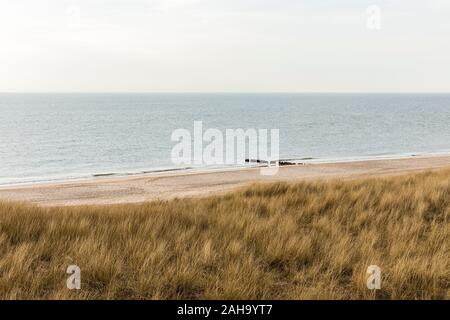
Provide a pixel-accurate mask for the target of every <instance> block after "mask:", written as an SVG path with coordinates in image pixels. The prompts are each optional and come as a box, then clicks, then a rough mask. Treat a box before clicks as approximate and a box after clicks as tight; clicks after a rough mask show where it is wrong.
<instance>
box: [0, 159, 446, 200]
mask: <svg viewBox="0 0 450 320" xmlns="http://www.w3.org/2000/svg"><path fill="white" fill-rule="evenodd" d="M446 167H448V168H450V155H449V156H417V157H411V158H404V159H389V160H370V161H353V162H339V163H323V164H306V165H299V166H286V167H280V168H279V171H278V173H277V174H276V175H273V176H264V175H261V174H260V168H250V169H247V168H246V169H236V170H221V171H218V170H217V171H202V172H198V171H196V172H170V173H167V172H166V173H153V174H146V175H139V176H133V177H129V176H128V177H116V178H102V179H93V180H85V181H67V182H61V183H48V184H36V185H26V186H5V187H0V199H1V200H12V201H26V202H32V203H35V204H38V205H41V206H68V205H69V206H70V205H106V204H120V203H138V202H143V201H150V200H156V199H173V198H181V197H196V196H205V195H209V194H212V193H222V192H226V191H230V190H233V189H235V188H238V187H241V186H245V185H248V184H251V183H257V182H274V181H301V180H312V179H333V178H342V179H352V178H358V177H364V176H383V175H395V174H403V173H410V172H415V171H421V170H437V169H441V168H446Z"/></svg>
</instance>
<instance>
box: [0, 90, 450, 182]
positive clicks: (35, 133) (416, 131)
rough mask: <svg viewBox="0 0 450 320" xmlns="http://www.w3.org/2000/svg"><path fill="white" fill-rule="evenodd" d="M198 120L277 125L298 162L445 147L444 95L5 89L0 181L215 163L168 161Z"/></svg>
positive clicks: (449, 99) (449, 138) (284, 150)
mask: <svg viewBox="0 0 450 320" xmlns="http://www.w3.org/2000/svg"><path fill="white" fill-rule="evenodd" d="M195 121H202V125H203V128H204V130H207V129H208V128H213V129H218V130H220V131H221V132H224V134H225V131H226V129H238V128H241V129H244V130H247V129H255V130H258V129H268V130H272V129H278V130H279V153H280V159H289V160H292V161H296V162H337V161H355V160H370V159H382V158H402V157H414V156H419V155H427V154H430V155H431V154H449V153H450V94H331V93H329V94H315V93H314V94H313V93H311V94H288V93H267V94H259V93H258V94H257V93H204V94H201V93H195V94H194V93H170V94H169V93H148V94H144V93H142V94H140V93H133V94H131V93H126V94H125V93H123V94H119V93H117V94H109V93H95V94H82V93H79V94H74V93H45V94H44V93H39V94H38V93H20V94H19V93H2V94H0V185H12V184H29V183H42V182H52V181H64V180H76V179H102V178H105V177H109V176H124V175H136V174H142V173H152V172H163V171H171V170H209V169H210V170H216V169H217V168H220V167H221V166H218V165H206V164H204V165H203V164H196V165H192V166H191V165H186V164H183V165H181V164H174V162H173V158H172V156H171V154H172V149H173V147H174V145H175V144H176V142H174V141H173V140H172V134H173V132H174V131H175V130H177V129H186V130H189V131H193V130H194V122H195ZM224 166H225V165H224ZM231 166H232V165H231ZM225 167H227V168H228V167H230V165H227V166H225Z"/></svg>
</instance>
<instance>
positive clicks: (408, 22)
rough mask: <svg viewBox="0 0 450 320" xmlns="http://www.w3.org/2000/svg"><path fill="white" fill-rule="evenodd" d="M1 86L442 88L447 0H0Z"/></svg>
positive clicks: (448, 75)
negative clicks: (376, 13)
mask: <svg viewBox="0 0 450 320" xmlns="http://www.w3.org/2000/svg"><path fill="white" fill-rule="evenodd" d="M371 5H372V6H373V5H375V6H377V8H379V9H380V12H381V15H380V17H381V20H380V24H379V26H380V29H376V28H374V27H376V26H377V23H375V24H373V21H376V18H375V20H373V18H374V16H373V14H372V12H373V11H370V12H369V14H368V13H367V8H368V7H369V6H371ZM369 16H370V17H369ZM369 18H370V19H369ZM368 19H369V21H372V24H370V23H369V26H370V27H368V25H367V21H368ZM0 92H450V1H448V0H379V1H377V0H372V1H365V0H297V1H295V0H40V1H36V0H0Z"/></svg>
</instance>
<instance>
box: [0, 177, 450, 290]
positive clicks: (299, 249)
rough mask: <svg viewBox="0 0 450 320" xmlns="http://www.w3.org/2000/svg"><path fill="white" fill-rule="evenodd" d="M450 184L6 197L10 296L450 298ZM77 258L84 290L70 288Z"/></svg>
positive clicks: (1, 283)
mask: <svg viewBox="0 0 450 320" xmlns="http://www.w3.org/2000/svg"><path fill="white" fill-rule="evenodd" d="M449 194H450V171H448V170H447V171H440V172H434V173H430V172H427V173H421V174H415V175H408V176H398V177H390V178H371V179H363V180H354V181H338V180H335V181H328V182H302V183H296V184H281V183H279V184H264V185H254V186H251V187H248V188H245V189H242V190H239V191H237V192H233V193H230V194H227V195H224V196H212V197H209V198H204V199H182V200H178V199H176V200H171V201H159V202H150V203H146V204H136V205H130V204H128V205H114V206H102V207H100V206H99V207H65V208H40V207H36V206H32V205H26V204H14V203H1V204H0V275H1V276H0V298H3V299H16V298H26V299H29V298H38V299H41V298H42V299H70V298H81V299H112V298H118V299H168V298H170V299H178V298H188V299H190V298H206V299H238V298H239V299H265V298H270V299H284V298H285V299H304V298H308V299H324V298H330V299H345V298H349V299H372V298H381V299H410V298H411V299H449V298H450V289H449V287H450V271H449V270H450V268H449V260H450V259H449V251H448V243H449V236H450V228H449V226H450V224H449V217H450V199H449V198H450V197H449ZM71 264H76V265H78V266H80V268H81V286H82V288H81V290H68V289H67V288H66V279H67V277H68V275H67V274H66V273H65V271H66V268H67V266H68V265H71ZM371 264H375V265H378V266H380V267H381V270H382V289H381V290H378V291H370V290H368V289H367V287H366V277H367V275H366V270H367V267H368V266H369V265H371Z"/></svg>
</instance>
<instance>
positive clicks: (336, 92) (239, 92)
mask: <svg viewBox="0 0 450 320" xmlns="http://www.w3.org/2000/svg"><path fill="white" fill-rule="evenodd" d="M0 94H450V91H416V92H413V91H0Z"/></svg>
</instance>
